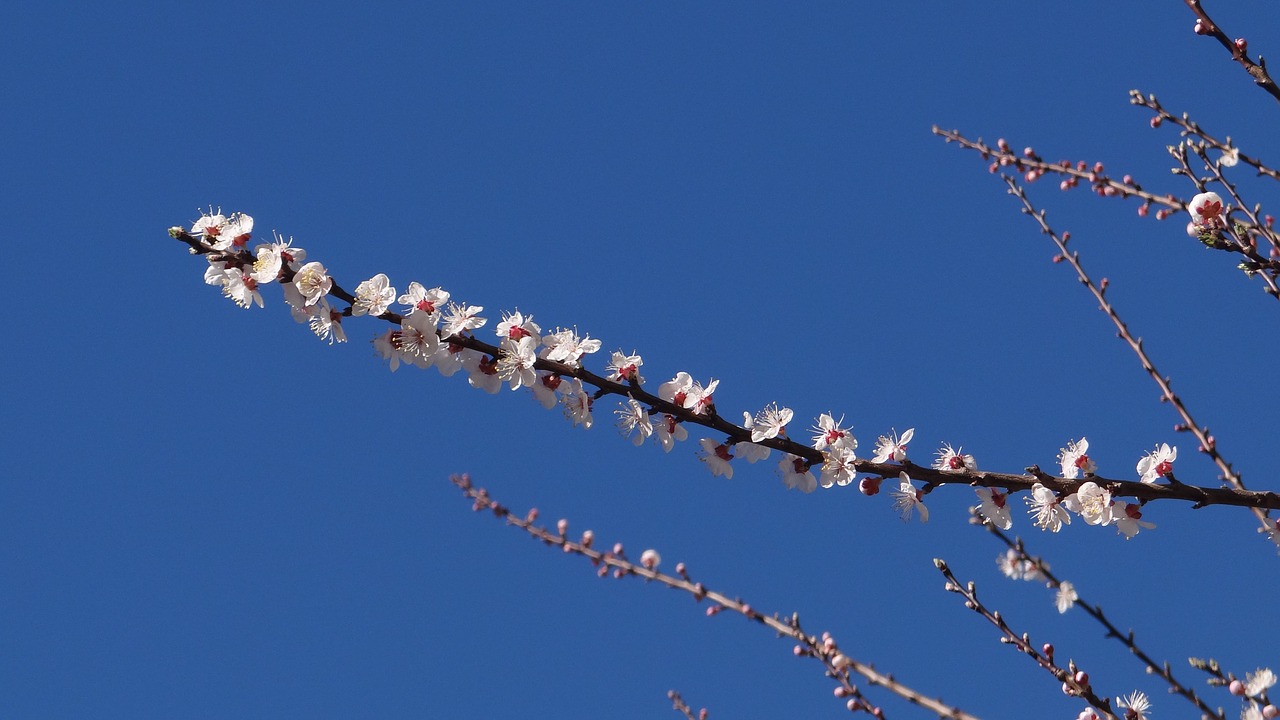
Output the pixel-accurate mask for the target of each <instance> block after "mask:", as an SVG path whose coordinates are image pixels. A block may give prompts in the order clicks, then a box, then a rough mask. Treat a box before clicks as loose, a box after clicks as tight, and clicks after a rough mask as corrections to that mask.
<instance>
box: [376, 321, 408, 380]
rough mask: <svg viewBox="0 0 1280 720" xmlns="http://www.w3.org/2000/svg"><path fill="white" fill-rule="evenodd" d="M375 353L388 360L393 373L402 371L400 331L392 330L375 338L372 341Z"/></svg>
mask: <svg viewBox="0 0 1280 720" xmlns="http://www.w3.org/2000/svg"><path fill="white" fill-rule="evenodd" d="M371 342H372V343H373V351H374V352H375V353H377V354H378V357H380V358H382V359H383V360H386V361H387V362H388V363H389V364H390V366H391V372H395V371H397V370H399V369H400V361H401V359H402V358H401V354H400V331H399V330H396V329H395V328H392V329H390V330H387V331H385V332H383V333H382V334H381V335H378V336H377V337H375V338H374V339H373V340H372V341H371Z"/></svg>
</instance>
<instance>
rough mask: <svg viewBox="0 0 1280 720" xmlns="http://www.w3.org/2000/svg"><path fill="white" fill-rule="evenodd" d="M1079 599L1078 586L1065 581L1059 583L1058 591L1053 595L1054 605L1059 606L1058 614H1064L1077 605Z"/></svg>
mask: <svg viewBox="0 0 1280 720" xmlns="http://www.w3.org/2000/svg"><path fill="white" fill-rule="evenodd" d="M1079 599H1080V596H1079V595H1077V594H1076V586H1075V585H1072V584H1071V583H1069V582H1066V581H1063V582H1061V583H1058V591H1057V592H1056V593H1054V595H1053V605H1054V607H1056V608H1058V614H1059V615H1062V614H1063V613H1065V612H1066V611H1068V610H1070V609H1071V608H1073V607H1075V604H1076V600H1079Z"/></svg>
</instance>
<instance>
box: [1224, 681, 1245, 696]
mask: <svg viewBox="0 0 1280 720" xmlns="http://www.w3.org/2000/svg"><path fill="white" fill-rule="evenodd" d="M1227 691H1228V692H1230V693H1231V694H1232V695H1235V696H1237V697H1243V696H1244V683H1242V682H1240V681H1239V680H1232V681H1231V684H1230V685H1228V686H1227Z"/></svg>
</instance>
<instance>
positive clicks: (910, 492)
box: [893, 472, 929, 522]
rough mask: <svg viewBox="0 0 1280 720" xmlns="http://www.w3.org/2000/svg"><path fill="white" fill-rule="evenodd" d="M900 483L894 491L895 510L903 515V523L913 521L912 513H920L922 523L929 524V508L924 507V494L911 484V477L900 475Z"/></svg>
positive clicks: (903, 473) (904, 474)
mask: <svg viewBox="0 0 1280 720" xmlns="http://www.w3.org/2000/svg"><path fill="white" fill-rule="evenodd" d="M898 479H899V480H900V483H899V485H898V489H897V490H894V491H893V509H894V510H897V511H898V513H899V514H901V515H902V520H903V522H906V521H907V520H910V519H911V511H912V510H915V511H916V512H918V513H920V522H929V508H927V507H925V506H924V493H922V492H921V491H919V490H917V489H916V487H915V485H912V484H911V477H910V476H909V475H907V474H906V473H905V472H902V473H898Z"/></svg>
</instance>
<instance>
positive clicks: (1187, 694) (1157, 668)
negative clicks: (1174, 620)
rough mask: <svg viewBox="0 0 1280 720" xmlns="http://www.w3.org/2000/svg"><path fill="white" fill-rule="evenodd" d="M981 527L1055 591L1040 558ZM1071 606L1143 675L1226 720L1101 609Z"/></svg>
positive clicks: (1056, 581) (990, 528) (1209, 714)
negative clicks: (1137, 662)
mask: <svg viewBox="0 0 1280 720" xmlns="http://www.w3.org/2000/svg"><path fill="white" fill-rule="evenodd" d="M981 524H982V526H983V527H985V528H986V529H987V530H988V531H989V532H990V533H991V534H992V535H994V536H995V537H996V538H997V539H999V540H1000V541H1001V542H1003V543H1004V544H1005V546H1006V547H1008V548H1009V549H1010V550H1012V551H1013V552H1014V553H1016V554H1017V558H1018V561H1019V562H1021V563H1026V564H1027V565H1028V566H1030V567H1034V568H1035V569H1036V571H1037V573H1038V575H1039V576H1041V577H1043V578H1044V579H1045V580H1047V581H1048V583H1049V585H1050V586H1051V587H1053V588H1054V589H1055V590H1056V589H1058V588H1060V587H1061V586H1062V583H1063V581H1062V580H1061V579H1059V578H1058V576H1056V575H1054V574H1053V572H1051V571H1050V570H1049V564H1048V563H1046V562H1045V561H1044V559H1043V558H1040V557H1037V556H1035V555H1031V554H1030V553H1028V552H1027V550H1026V548H1025V547H1024V546H1023V543H1022V540H1021V539H1017V540H1014V539H1013V538H1010V537H1009V536H1008V535H1006V534H1005V533H1004V531H1002V530H1001V529H1000V528H997V527H996V526H994V525H992V524H991V523H989V522H982V523H981ZM1073 587H1074V586H1073ZM1075 604H1076V605H1079V606H1080V609H1081V610H1083V611H1084V612H1085V613H1086V614H1087V615H1089V617H1091V618H1093V619H1094V620H1096V621H1098V623H1099V624H1101V625H1102V627H1103V628H1105V629H1106V631H1107V634H1106V637H1109V638H1115V639H1116V640H1119V641H1120V642H1121V643H1122V644H1123V645H1124V646H1125V647H1126V648H1128V649H1129V652H1130V653H1132V654H1133V655H1134V656H1135V657H1137V658H1138V659H1139V660H1141V661H1142V662H1143V664H1144V666H1145V667H1146V670H1147V673H1149V674H1151V675H1155V676H1157V677H1159V678H1161V679H1162V680H1164V681H1165V682H1166V683H1168V684H1169V689H1170V691H1171V692H1173V693H1176V694H1178V695H1181V696H1182V697H1184V698H1186V699H1187V700H1188V701H1190V702H1191V703H1192V704H1193V705H1195V706H1196V707H1197V708H1199V709H1200V712H1202V713H1204V715H1205V716H1206V717H1211V718H1215V719H1216V720H1226V716H1225V715H1224V714H1223V712H1222V708H1217V709H1216V710H1215V709H1214V708H1211V707H1209V704H1208V703H1206V702H1205V701H1204V700H1203V699H1202V698H1201V697H1200V696H1199V695H1197V694H1196V691H1195V690H1193V689H1191V688H1188V687H1187V686H1185V685H1183V684H1182V683H1180V682H1178V680H1177V679H1176V678H1174V676H1173V672H1172V670H1171V669H1170V666H1169V663H1168V662H1157V661H1156V660H1155V659H1153V658H1152V657H1151V656H1150V655H1148V654H1147V653H1146V652H1145V651H1144V650H1143V649H1142V648H1140V647H1138V644H1137V642H1136V641H1135V640H1134V634H1133V630H1130V631H1129V632H1127V633H1123V632H1121V631H1120V629H1119V628H1117V627H1116V626H1115V624H1113V623H1112V622H1111V620H1110V619H1108V618H1107V616H1106V615H1105V614H1104V613H1103V612H1102V606H1100V605H1094V604H1090V603H1089V602H1088V601H1086V600H1085V599H1084V598H1082V597H1080V596H1079V595H1078V594H1077V595H1076V599H1075Z"/></svg>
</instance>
